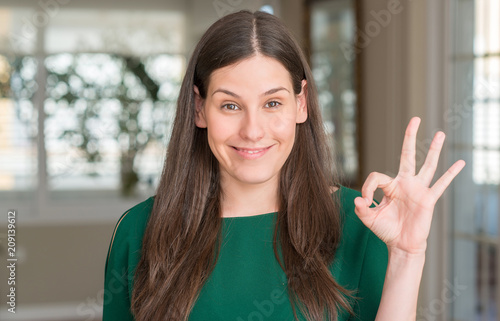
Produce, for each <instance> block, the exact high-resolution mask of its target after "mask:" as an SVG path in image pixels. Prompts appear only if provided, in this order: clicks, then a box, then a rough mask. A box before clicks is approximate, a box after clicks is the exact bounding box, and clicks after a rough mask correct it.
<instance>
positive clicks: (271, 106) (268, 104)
mask: <svg viewBox="0 0 500 321" xmlns="http://www.w3.org/2000/svg"><path fill="white" fill-rule="evenodd" d="M279 105H281V103H279V102H277V101H270V102H268V103H267V104H266V107H267V108H276V107H278V106H279Z"/></svg>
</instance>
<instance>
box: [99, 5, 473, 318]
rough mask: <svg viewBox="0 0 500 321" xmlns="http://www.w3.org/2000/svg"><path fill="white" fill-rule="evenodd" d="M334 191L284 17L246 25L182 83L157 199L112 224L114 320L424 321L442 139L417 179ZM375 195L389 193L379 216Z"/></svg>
mask: <svg viewBox="0 0 500 321" xmlns="http://www.w3.org/2000/svg"><path fill="white" fill-rule="evenodd" d="M419 122H420V120H419V119H418V118H413V119H412V120H411V121H410V123H409V125H408V128H407V130H406V134H405V138H404V143H403V151H402V155H401V165H400V170H399V174H398V175H397V177H395V178H391V177H387V176H385V175H383V174H380V173H372V174H370V175H369V177H368V178H367V180H366V182H365V183H364V185H363V188H362V191H361V193H358V192H355V191H353V190H350V189H348V188H345V187H342V186H339V185H338V184H337V183H336V181H335V178H334V177H333V174H332V169H331V164H332V161H331V159H330V154H329V151H328V150H327V143H326V138H325V133H324V131H323V124H322V120H321V116H320V111H319V106H318V97H317V93H316V88H315V85H314V80H313V78H312V75H311V71H310V69H309V67H308V65H307V63H306V60H305V58H304V56H303V54H302V52H301V50H300V48H299V46H298V45H297V43H296V42H295V41H294V39H293V38H292V36H291V35H290V33H289V32H288V31H287V29H286V28H285V27H284V25H283V24H282V23H281V22H280V21H279V20H278V19H277V18H275V17H274V16H272V15H269V14H266V13H263V12H255V13H251V12H248V11H242V12H238V13H235V14H231V15H228V16H225V17H223V18H221V19H220V20H219V21H217V22H215V23H214V24H213V25H212V26H211V27H210V28H209V29H208V30H207V32H206V33H205V34H204V35H203V37H202V38H201V40H200V42H199V43H198V45H197V47H196V48H195V50H194V53H193V55H192V57H191V59H190V62H189V64H188V67H187V71H186V75H185V77H184V80H183V83H182V87H181V90H180V95H179V99H178V104H177V114H176V118H175V121H174V128H173V132H172V136H171V141H170V145H169V146H168V151H167V158H166V161H165V167H164V170H163V173H162V177H161V181H160V184H159V187H158V190H157V194H156V195H155V196H154V197H151V198H149V199H148V200H146V201H144V202H142V203H140V204H138V205H136V206H135V207H133V208H132V209H130V210H129V211H127V212H126V213H125V214H123V216H122V217H121V218H120V220H119V221H118V223H117V225H116V228H115V232H114V234H113V238H112V240H111V244H110V247H109V253H108V258H107V262H106V272H105V278H106V280H105V296H104V320H105V321H111V320H120V321H127V320H138V321H139V320H141V321H143V320H190V321H198V320H236V321H241V320H245V321H246V320H280V321H283V320H295V319H297V320H374V319H376V320H398V321H401V320H414V319H415V314H416V302H417V295H418V288H419V283H420V278H421V275H422V268H423V266H424V260H425V250H426V239H427V236H428V233H429V229H430V223H431V218H432V213H433V209H434V204H435V203H436V201H437V200H438V198H439V197H440V196H441V194H442V193H443V191H444V190H445V189H446V187H447V186H448V185H449V184H450V182H451V181H452V179H453V178H454V177H455V176H456V175H457V174H458V172H459V171H460V170H461V169H462V167H463V166H464V165H465V163H464V162H463V161H458V162H456V163H455V164H454V165H453V166H451V167H450V169H449V170H448V171H447V172H446V173H445V174H444V175H443V176H442V177H441V178H440V179H439V180H438V181H437V182H436V183H435V184H434V185H433V186H432V187H429V185H430V183H431V180H432V177H433V175H434V172H435V170H436V167H437V162H438V158H439V153H440V150H441V146H442V144H443V141H444V134H443V133H442V132H438V133H437V134H436V136H435V137H434V139H433V141H432V144H431V147H430V151H429V153H428V155H427V159H426V161H425V164H424V165H423V167H422V169H421V170H420V172H419V173H418V174H416V173H415V140H416V134H417V129H418V126H419ZM377 188H381V189H382V190H383V192H384V198H383V199H382V201H381V203H380V204H379V205H376V206H374V205H372V203H373V194H374V191H375V190H376V189H377Z"/></svg>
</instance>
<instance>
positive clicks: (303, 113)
mask: <svg viewBox="0 0 500 321" xmlns="http://www.w3.org/2000/svg"><path fill="white" fill-rule="evenodd" d="M306 120H307V80H305V79H302V89H301V90H300V93H299V94H298V95H297V117H296V122H297V124H300V123H303V122H305V121H306Z"/></svg>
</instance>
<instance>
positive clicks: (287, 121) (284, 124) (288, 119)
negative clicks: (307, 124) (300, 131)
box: [270, 115, 295, 136]
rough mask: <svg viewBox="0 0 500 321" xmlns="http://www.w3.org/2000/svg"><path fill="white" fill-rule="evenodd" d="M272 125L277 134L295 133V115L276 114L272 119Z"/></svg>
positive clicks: (287, 134) (288, 134)
mask: <svg viewBox="0 0 500 321" xmlns="http://www.w3.org/2000/svg"><path fill="white" fill-rule="evenodd" d="M270 127H271V129H272V130H273V131H274V132H275V133H276V134H281V135H286V136H290V135H294V134H295V117H294V116H292V115H275V116H274V117H273V118H272V119H271V121H270Z"/></svg>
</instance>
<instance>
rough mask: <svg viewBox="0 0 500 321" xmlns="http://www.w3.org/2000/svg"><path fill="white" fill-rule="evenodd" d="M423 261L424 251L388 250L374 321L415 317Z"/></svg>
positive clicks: (402, 320)
mask: <svg viewBox="0 0 500 321" xmlns="http://www.w3.org/2000/svg"><path fill="white" fill-rule="evenodd" d="M424 262H425V253H422V254H408V253H402V252H400V251H397V250H392V251H390V252H389V263H388V265H387V272H386V274H385V281H384V288H383V290H382V298H381V300H380V305H379V308H378V312H377V318H376V319H375V320H376V321H387V320H398V321H404V320H415V319H416V311H417V298H418V289H419V286H420V280H421V278H422V270H423V268H424Z"/></svg>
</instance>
